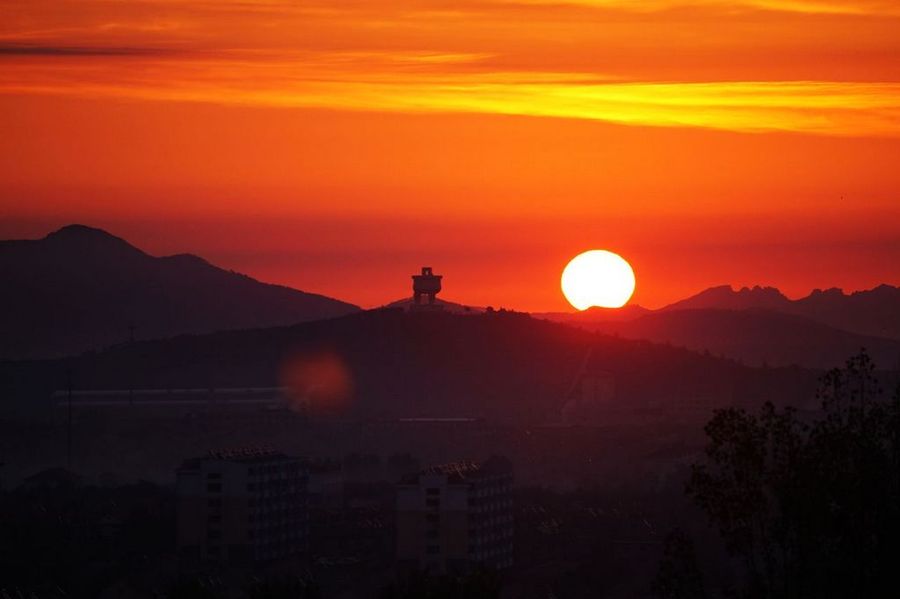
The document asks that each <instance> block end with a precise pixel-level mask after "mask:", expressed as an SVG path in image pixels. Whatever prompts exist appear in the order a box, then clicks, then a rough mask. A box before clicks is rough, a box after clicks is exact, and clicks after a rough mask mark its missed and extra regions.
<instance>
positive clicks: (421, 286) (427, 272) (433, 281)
mask: <svg viewBox="0 0 900 599" xmlns="http://www.w3.org/2000/svg"><path fill="white" fill-rule="evenodd" d="M442 278H443V277H442V276H441V275H436V274H434V273H432V272H431V267H430V266H423V267H422V274H420V275H413V277H412V279H413V305H414V306H422V305H423V302H422V298H423V296H424V297H425V299H426V300H427V302H426V305H428V306H433V305H434V297H435V296H436V295H437V294H438V293H439V292H440V291H441V279H442Z"/></svg>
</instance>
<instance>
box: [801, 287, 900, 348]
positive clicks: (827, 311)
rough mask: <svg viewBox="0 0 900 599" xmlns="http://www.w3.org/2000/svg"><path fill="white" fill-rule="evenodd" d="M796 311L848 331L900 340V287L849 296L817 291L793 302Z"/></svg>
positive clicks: (869, 290) (841, 293)
mask: <svg viewBox="0 0 900 599" xmlns="http://www.w3.org/2000/svg"><path fill="white" fill-rule="evenodd" d="M792 309H793V310H794V311H795V313H797V314H802V315H804V316H808V317H809V318H813V319H815V320H818V321H819V322H824V323H827V324H830V325H831V326H834V327H837V328H841V329H844V330H847V331H853V332H856V333H862V334H866V335H876V336H878V337H890V338H891V339H900V287H893V286H891V285H879V286H878V287H875V288H874V289H868V290H865V291H856V292H853V293H851V294H849V295H847V294H845V293H844V292H843V291H841V290H840V289H834V288H832V289H827V290H825V291H822V290H820V289H816V290H815V291H813V292H812V293H811V294H810V295H808V296H806V297H804V298H802V299H799V300H796V301H795V302H792Z"/></svg>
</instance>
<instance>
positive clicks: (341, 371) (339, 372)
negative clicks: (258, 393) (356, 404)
mask: <svg viewBox="0 0 900 599" xmlns="http://www.w3.org/2000/svg"><path fill="white" fill-rule="evenodd" d="M281 385H282V386H283V387H285V388H286V389H287V395H288V400H289V401H290V403H291V406H292V407H293V408H294V409H296V410H302V411H309V412H313V413H323V412H326V413H327V412H340V411H343V410H344V409H345V408H347V406H348V404H349V403H350V400H351V398H352V396H353V376H352V375H351V373H350V369H349V368H348V367H347V365H346V363H345V362H344V360H343V359H342V358H341V357H340V356H339V355H337V354H336V353H333V352H311V353H296V354H293V355H291V356H290V357H289V358H287V359H286V360H285V361H284V362H283V363H282V366H281Z"/></svg>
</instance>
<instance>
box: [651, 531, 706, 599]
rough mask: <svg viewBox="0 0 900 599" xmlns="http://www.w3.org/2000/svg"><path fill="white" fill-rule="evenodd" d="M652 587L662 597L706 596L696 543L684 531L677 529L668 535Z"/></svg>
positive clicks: (686, 598) (690, 598)
mask: <svg viewBox="0 0 900 599" xmlns="http://www.w3.org/2000/svg"><path fill="white" fill-rule="evenodd" d="M651 590H652V591H653V594H654V595H656V596H657V597H660V598H662V599H705V598H706V597H707V594H706V589H705V587H704V584H703V573H702V572H701V570H700V564H699V563H698V562H697V554H696V552H695V551H694V543H693V541H692V540H691V538H690V537H689V536H688V535H687V534H685V533H684V532H682V531H680V530H676V531H673V532H671V533H669V535H668V536H667V537H666V541H665V545H664V548H663V558H662V561H661V562H660V565H659V572H658V573H657V575H656V578H655V579H654V580H653V584H652V587H651Z"/></svg>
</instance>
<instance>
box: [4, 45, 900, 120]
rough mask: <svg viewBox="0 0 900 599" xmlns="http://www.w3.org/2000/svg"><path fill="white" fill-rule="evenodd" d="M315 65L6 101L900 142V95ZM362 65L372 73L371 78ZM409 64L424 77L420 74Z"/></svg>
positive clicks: (34, 79) (58, 74) (40, 82)
mask: <svg viewBox="0 0 900 599" xmlns="http://www.w3.org/2000/svg"><path fill="white" fill-rule="evenodd" d="M374 56H375V57H377V60H376V61H373V56H372V55H367V56H356V55H351V56H348V55H346V54H342V53H338V54H336V55H327V56H324V57H318V59H317V60H315V61H313V60H310V59H309V57H307V59H306V60H305V61H285V62H277V61H271V60H269V61H262V62H259V63H253V62H250V63H249V64H248V62H247V61H246V60H234V59H232V60H224V59H216V60H203V59H198V58H194V59H180V60H178V61H165V60H153V59H147V60H146V61H145V62H144V64H142V65H141V68H140V69H132V68H129V67H126V66H122V67H120V68H117V69H115V70H113V71H111V72H110V71H107V72H106V73H98V72H97V70H96V68H95V67H94V66H92V65H88V66H85V67H84V68H81V69H79V68H67V69H59V68H56V67H55V66H53V65H50V66H44V67H42V68H41V67H35V65H33V64H32V65H29V68H28V69H27V72H25V70H24V69H15V68H13V69H7V70H6V71H5V72H4V74H3V75H0V91H4V92H7V93H51V94H75V95H79V96H87V97H127V98H141V99H147V100H157V101H160V100H164V101H190V102H212V103H220V104H221V103H225V104H243V105H258V106H278V107H304V108H329V109H341V110H357V111H381V112H405V113H441V112H446V113H452V112H460V113H485V114H504V115H522V116H533V117H553V118H568V119H589V120H600V121H608V122H612V123H621V124H628V125H639V126H666V127H705V128H713V129H724V130H730V131H745V132H760V131H794V132H800V133H813V134H825V135H876V136H900V83H896V82H881V83H870V82H827V81H778V82H773V81H768V82H767V81H748V82H733V81H731V82H675V83H673V82H666V83H662V82H629V81H619V80H616V79H614V78H604V77H602V76H599V75H598V74H596V73H557V72H521V71H516V72H477V71H476V72H467V71H465V70H459V71H455V72H448V71H445V70H443V69H444V67H446V65H447V64H448V63H453V64H465V63H466V62H468V61H476V62H477V60H478V59H479V57H478V56H472V57H465V56H453V57H447V56H434V57H427V56H417V57H411V56H406V55H403V54H398V55H396V56H392V55H380V54H377V55H374ZM360 62H362V63H363V65H364V66H361V64H360ZM410 64H413V65H414V68H413V69H412V70H410V69H409V68H408V67H409V65H410Z"/></svg>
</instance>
